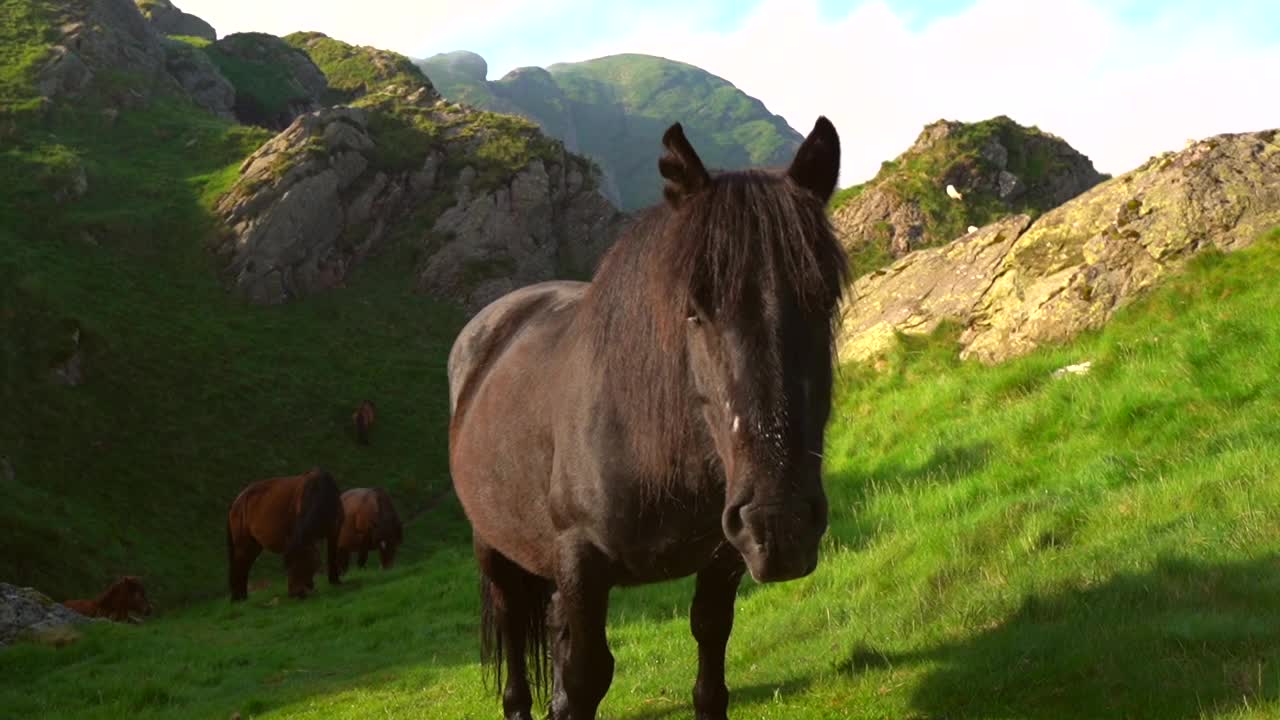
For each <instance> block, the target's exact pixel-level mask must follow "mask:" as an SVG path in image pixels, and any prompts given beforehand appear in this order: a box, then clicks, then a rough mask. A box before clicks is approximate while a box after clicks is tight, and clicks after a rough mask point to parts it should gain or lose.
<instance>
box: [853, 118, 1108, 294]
mask: <svg viewBox="0 0 1280 720" xmlns="http://www.w3.org/2000/svg"><path fill="white" fill-rule="evenodd" d="M1102 179H1103V176H1102V175H1100V174H1099V173H1098V172H1097V171H1096V170H1095V169H1094V167H1093V164H1092V163H1091V162H1089V159H1088V158H1087V157H1085V156H1084V155H1081V154H1080V153H1078V152H1076V151H1075V150H1074V149H1073V148H1072V147H1071V146H1070V145H1068V144H1067V143H1066V142H1065V141H1063V140H1062V139H1060V138H1058V137H1055V136H1053V135H1050V134H1048V133H1045V132H1042V131H1040V130H1038V129H1036V128H1026V127H1022V126H1020V125H1018V124H1017V123H1015V122H1013V121H1012V120H1010V119H1009V118H1007V117H1003V116H1001V117H997V118H993V119H991V120H987V121H984V122H980V123H974V124H966V123H959V122H949V121H945V120H939V121H938V122H935V123H932V124H930V125H927V126H926V127H925V128H924V130H923V131H922V132H921V133H920V136H919V137H918V138H917V139H916V142H915V144H913V145H912V146H911V148H910V149H908V150H907V151H906V152H905V153H903V154H902V155H901V156H899V157H898V158H897V159H895V160H893V161H892V162H887V163H885V164H884V166H883V167H882V168H881V171H880V173H879V174H878V175H877V176H876V177H875V179H874V180H872V181H870V182H869V183H867V184H866V185H865V186H862V187H861V188H858V189H857V190H855V191H853V192H852V193H851V195H852V197H851V199H849V200H847V201H846V202H843V203H838V206H837V208H836V210H835V212H834V213H833V216H832V223H833V225H834V226H835V228H836V231H837V233H838V234H839V235H840V237H841V238H842V241H843V242H844V244H845V245H846V247H848V248H849V249H850V250H852V251H853V254H854V257H855V259H857V258H858V257H859V255H866V254H867V253H866V250H867V249H868V248H878V249H879V250H880V251H881V252H879V253H875V255H876V256H877V257H879V256H886V255H887V256H889V257H893V258H898V257H902V256H903V255H905V254H907V253H908V252H911V251H913V250H919V249H921V248H925V247H933V246H936V245H939V244H942V243H945V242H950V241H951V240H954V239H956V238H957V237H959V236H961V235H963V234H964V233H965V232H966V230H967V228H968V227H970V226H982V225H985V224H987V223H990V222H994V221H995V220H998V219H1000V218H1002V217H1006V216H1008V215H1014V214H1019V213H1027V214H1029V215H1032V216H1033V217H1034V216H1036V215H1038V214H1039V213H1042V212H1045V211H1048V210H1050V209H1052V208H1055V207H1057V206H1059V205H1061V204H1062V203H1064V202H1066V201H1068V200H1070V199H1071V198H1073V197H1076V196H1077V195H1079V194H1080V193H1082V192H1084V191H1085V190H1088V189H1089V188H1091V187H1093V186H1094V185H1096V184H1097V183H1099V182H1101V181H1102ZM948 185H951V186H953V187H954V188H955V189H956V191H958V192H959V194H960V196H961V197H960V198H959V199H955V198H952V197H950V196H948V194H947V192H946V188H947V186H948ZM872 269H874V267H867V268H865V270H864V268H855V270H856V271H858V272H863V271H869V270H872Z"/></svg>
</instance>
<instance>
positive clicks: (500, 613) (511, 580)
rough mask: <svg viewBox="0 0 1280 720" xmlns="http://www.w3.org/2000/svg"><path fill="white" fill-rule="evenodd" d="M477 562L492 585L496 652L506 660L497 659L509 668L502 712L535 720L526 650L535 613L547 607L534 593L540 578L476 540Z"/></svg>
mask: <svg viewBox="0 0 1280 720" xmlns="http://www.w3.org/2000/svg"><path fill="white" fill-rule="evenodd" d="M475 552H476V562H477V564H479V566H480V572H482V573H483V574H484V576H485V578H486V579H487V581H488V583H489V587H488V594H489V597H488V598H487V599H486V601H487V602H488V603H489V605H490V608H489V610H490V612H492V613H493V616H494V617H493V619H492V622H493V623H495V625H496V627H495V628H494V629H495V630H496V631H497V633H498V637H497V638H496V640H497V642H496V643H495V645H496V648H495V649H496V650H497V651H498V652H499V653H500V654H502V655H503V656H504V657H499V658H495V661H496V662H504V661H505V663H506V666H507V684H506V687H505V688H504V689H503V692H502V712H503V716H504V717H505V718H506V720H533V714H532V712H533V694H532V693H531V692H530V690H529V668H528V665H527V663H526V655H525V653H526V651H527V649H528V641H529V636H530V634H531V631H533V632H537V631H538V629H539V628H538V627H535V626H533V623H534V621H535V620H534V613H536V612H540V611H542V610H543V609H544V608H545V603H542V602H539V598H537V597H536V596H535V595H534V593H536V592H537V590H538V585H539V581H540V579H539V578H537V577H535V576H533V575H531V574H529V573H528V572H525V570H524V569H523V568H521V567H520V566H519V565H516V564H515V563H513V562H511V560H509V559H508V558H507V557H506V556H505V555H503V554H502V553H500V552H498V551H497V550H494V549H493V548H491V547H489V546H487V545H485V544H484V543H483V542H481V541H480V540H476V541H475Z"/></svg>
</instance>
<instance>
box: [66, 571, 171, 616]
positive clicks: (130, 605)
mask: <svg viewBox="0 0 1280 720" xmlns="http://www.w3.org/2000/svg"><path fill="white" fill-rule="evenodd" d="M62 604H63V605H65V606H66V607H68V608H70V609H72V610H75V611H76V612H78V613H80V614H81V615H84V616H85V617H103V618H111V619H112V620H115V621H116V622H132V618H131V617H130V616H131V615H132V614H134V613H137V614H140V615H150V614H151V611H152V607H151V601H150V600H148V599H147V591H146V589H145V588H144V587H142V580H141V579H140V578H138V577H136V576H134V575H126V576H124V577H122V578H120V579H119V580H117V581H115V582H114V583H112V584H111V587H109V588H107V589H106V590H105V591H103V593H102V594H101V595H99V596H98V597H96V598H94V599H92V600H66V601H64V602H63V603H62Z"/></svg>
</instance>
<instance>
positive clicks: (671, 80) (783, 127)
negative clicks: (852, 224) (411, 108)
mask: <svg viewBox="0 0 1280 720" xmlns="http://www.w3.org/2000/svg"><path fill="white" fill-rule="evenodd" d="M418 65H419V66H420V67H421V68H422V69H423V70H424V71H425V72H426V74H427V76H428V77H430V78H431V80H432V82H433V83H434V84H435V86H436V87H437V88H438V89H439V90H440V92H441V94H443V95H444V96H445V97H447V98H449V99H451V100H455V101H458V102H463V103H467V104H469V105H473V106H475V107H480V108H485V109H487V110H492V111H494V112H502V113H514V114H518V115H522V116H524V117H527V118H529V119H530V120H533V121H534V122H536V123H537V124H538V125H539V127H541V128H542V129H543V130H544V131H545V132H546V133H547V134H548V135H551V136H552V137H555V138H558V139H559V140H561V141H563V142H564V143H565V146H566V147H567V148H568V149H569V150H570V151H573V152H580V153H582V154H584V155H586V156H588V157H590V158H591V159H592V160H594V161H595V162H596V163H597V164H598V165H599V166H600V168H601V170H602V171H603V173H604V177H605V183H606V192H608V193H609V194H610V195H611V197H616V198H617V200H618V201H619V202H620V205H621V207H622V208H623V209H624V210H634V209H637V208H641V207H645V206H647V205H651V204H653V203H655V202H657V201H658V199H659V197H660V194H661V183H658V182H655V180H654V176H653V168H654V167H655V166H656V163H657V159H658V148H659V147H660V144H659V140H660V138H661V136H662V133H663V132H664V131H665V130H666V129H667V127H669V126H670V125H671V124H672V123H674V122H680V123H682V124H683V125H684V129H685V133H686V135H688V136H689V139H690V141H691V142H692V143H693V145H694V147H696V148H698V153H699V154H700V155H701V156H702V158H703V159H704V160H705V162H706V163H707V165H708V166H709V167H715V168H720V169H726V170H730V169H738V168H743V167H747V166H753V165H780V164H783V163H786V162H789V161H790V159H791V157H792V155H793V154H794V153H795V150H796V148H798V147H799V146H800V142H801V141H802V140H803V139H804V137H803V136H802V135H801V134H800V133H798V132H796V131H795V130H793V129H792V128H791V127H790V126H788V125H787V123H786V121H785V120H783V119H782V118H781V117H779V116H778V115H774V114H773V113H770V112H769V110H768V109H767V108H766V107H765V106H764V104H763V103H761V102H760V101H759V100H757V99H755V98H753V97H751V96H749V95H747V94H745V93H743V92H742V91H741V90H739V89H738V88H736V87H734V86H733V85H732V84H731V83H730V82H729V81H727V80H724V79H722V78H719V77H716V76H715V75H712V74H710V73H708V72H706V71H705V70H701V69H699V68H697V67H694V66H692V65H687V64H685V63H681V62H676V61H673V60H667V59H664V58H660V57H653V56H650V55H636V54H627V55H612V56H609V57H603V58H598V59H595V60H588V61H586V62H578V63H560V64H556V65H552V66H550V67H548V68H545V69H544V68H538V67H526V68H519V69H517V70H513V71H511V72H510V73H508V74H507V75H505V76H504V77H502V78H501V79H499V80H496V81H493V82H490V81H488V80H486V75H487V73H488V65H487V63H486V62H485V60H484V58H482V57H480V56H479V55H476V54H475V53H470V52H465V51H463V52H453V53H446V54H441V55H436V56H434V57H431V58H428V59H426V60H420V61H418Z"/></svg>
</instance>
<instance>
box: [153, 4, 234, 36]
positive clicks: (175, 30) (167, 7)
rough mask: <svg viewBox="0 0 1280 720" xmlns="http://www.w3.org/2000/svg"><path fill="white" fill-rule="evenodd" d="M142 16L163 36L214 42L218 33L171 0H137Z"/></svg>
mask: <svg viewBox="0 0 1280 720" xmlns="http://www.w3.org/2000/svg"><path fill="white" fill-rule="evenodd" d="M135 2H136V3H137V5H138V10H140V11H141V12H142V16H143V17H145V18H146V19H147V21H148V22H150V23H151V27H153V28H155V29H156V32H158V33H160V34H161V35H185V36H189V37H197V38H202V39H204V40H208V41H209V42H213V41H215V40H217V39H218V33H217V32H215V31H214V29H213V26H212V25H210V24H209V23H207V22H205V21H204V20H201V19H200V18H198V17H196V16H195V15H192V14H190V13H185V12H182V11H181V10H179V9H178V8H176V7H174V5H173V3H171V2H169V0H135Z"/></svg>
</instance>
